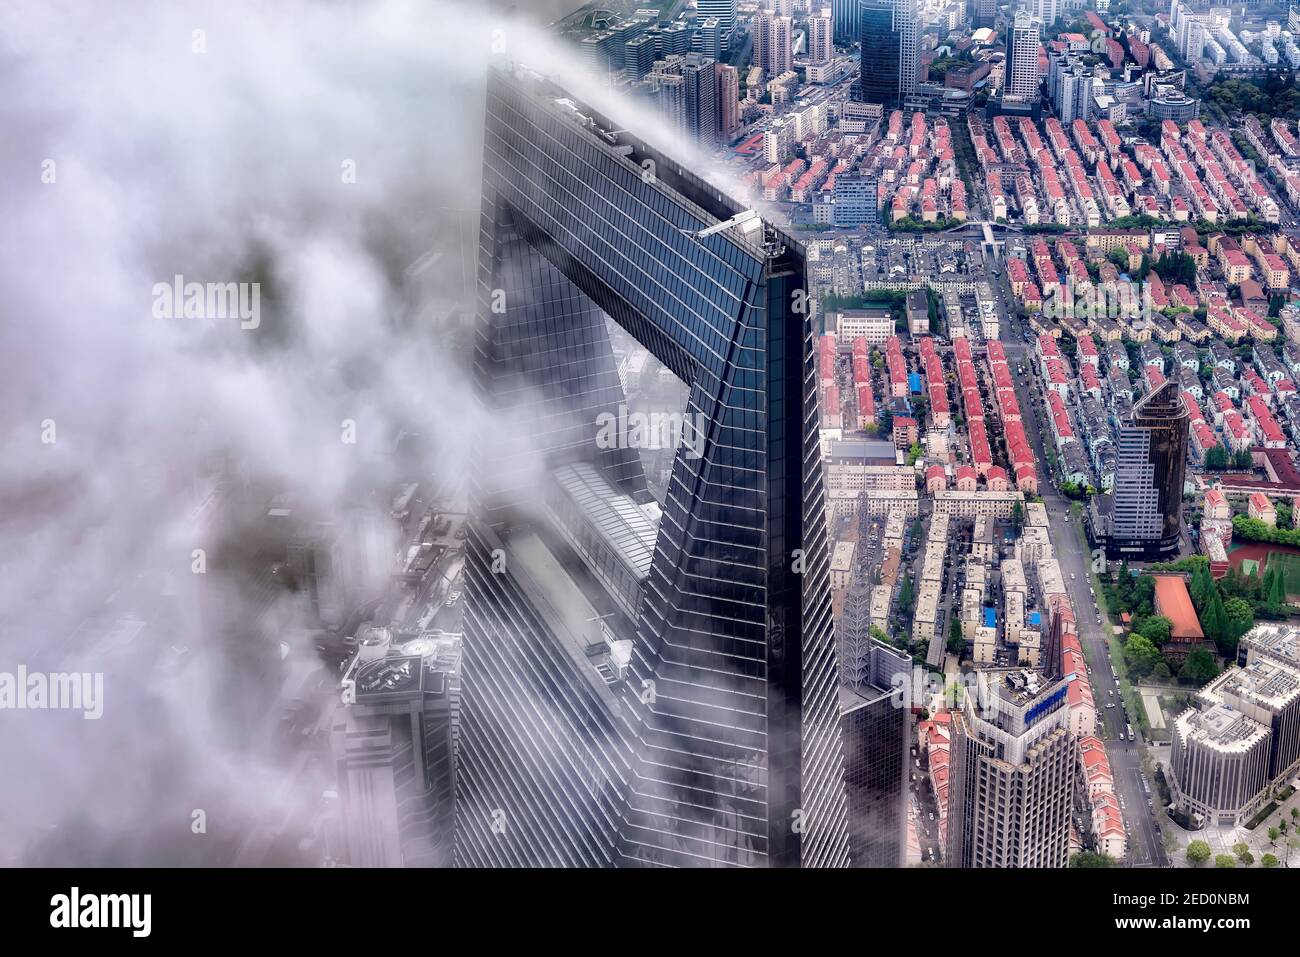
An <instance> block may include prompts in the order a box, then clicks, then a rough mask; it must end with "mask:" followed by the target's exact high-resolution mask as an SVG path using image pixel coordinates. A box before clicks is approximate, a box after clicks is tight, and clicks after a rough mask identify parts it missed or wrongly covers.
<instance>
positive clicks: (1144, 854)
mask: <svg viewBox="0 0 1300 957" xmlns="http://www.w3.org/2000/svg"><path fill="white" fill-rule="evenodd" d="M1002 286H1003V281H1002V280H999V281H998V282H997V283H996V287H997V289H998V290H999V293H1001V292H1002ZM1003 328H1004V330H1006V331H1005V332H1004V334H1003V344H1004V346H1005V348H1006V352H1007V359H1008V361H1009V362H1012V363H1025V370H1026V374H1025V375H1018V376H1016V377H1015V384H1016V398H1017V399H1018V400H1019V401H1020V407H1021V410H1022V411H1023V412H1024V413H1026V414H1025V415H1024V417H1023V419H1022V421H1023V422H1024V426H1025V433H1026V435H1027V437H1028V438H1029V442H1030V445H1031V446H1032V447H1033V450H1034V456H1035V457H1036V458H1037V460H1038V462H1039V464H1040V469H1039V472H1040V483H1039V494H1040V496H1041V497H1042V499H1043V503H1044V504H1045V505H1046V506H1047V515H1048V521H1049V522H1050V523H1051V531H1052V542H1053V544H1054V546H1055V555H1056V558H1057V560H1058V561H1059V562H1060V565H1061V573H1062V575H1063V576H1064V578H1065V586H1066V588H1067V589H1068V590H1069V592H1070V601H1071V602H1072V603H1073V605H1074V609H1075V617H1076V619H1077V623H1078V628H1079V639H1080V641H1081V643H1082V644H1083V646H1084V656H1085V657H1086V658H1087V660H1088V664H1089V666H1090V667H1091V668H1092V675H1091V676H1090V677H1091V681H1092V690H1093V700H1094V701H1095V702H1096V705H1097V714H1098V716H1099V718H1100V719H1101V731H1102V735H1101V736H1102V738H1103V740H1104V742H1105V745H1106V754H1107V756H1108V757H1109V758H1110V766H1111V774H1112V775H1113V776H1114V779H1115V791H1116V795H1117V797H1118V798H1119V800H1120V807H1121V810H1122V811H1123V815H1124V826H1125V828H1126V830H1127V831H1128V837H1129V851H1128V863H1129V864H1131V865H1132V866H1134V867H1152V866H1158V867H1167V866H1168V865H1169V860H1168V855H1167V854H1166V852H1165V849H1164V844H1163V843H1162V841H1161V836H1160V828H1159V825H1158V824H1157V823H1156V821H1155V818H1154V812H1153V810H1152V809H1151V808H1149V807H1148V806H1147V800H1148V794H1147V791H1146V790H1145V789H1144V788H1143V786H1142V764H1141V762H1142V753H1141V748H1140V745H1139V744H1138V743H1135V742H1129V741H1128V740H1127V734H1126V731H1127V728H1126V725H1127V722H1126V721H1125V720H1124V718H1123V717H1122V714H1123V702H1122V701H1121V700H1120V695H1119V682H1118V679H1117V678H1116V676H1115V672H1114V670H1113V668H1112V667H1111V661H1110V649H1109V643H1108V641H1107V639H1106V634H1105V631H1104V627H1103V624H1099V623H1098V616H1099V615H1098V610H1097V604H1096V599H1095V598H1094V596H1093V594H1092V588H1091V581H1092V579H1091V577H1090V571H1091V564H1092V557H1091V555H1089V554H1088V553H1087V552H1086V550H1085V548H1084V546H1083V543H1082V541H1081V535H1080V529H1079V528H1078V524H1079V522H1080V521H1082V519H1081V518H1075V517H1074V515H1073V512H1072V509H1071V504H1072V503H1071V502H1070V500H1069V499H1067V498H1066V497H1065V496H1063V495H1062V494H1061V493H1060V492H1058V491H1057V490H1056V488H1055V486H1054V485H1053V484H1052V482H1051V478H1050V476H1049V474H1048V468H1047V457H1046V454H1045V452H1044V449H1043V436H1042V434H1041V432H1040V430H1039V421H1038V414H1039V412H1038V409H1039V405H1040V402H1039V400H1038V398H1037V396H1036V395H1034V394H1033V390H1032V389H1031V388H1030V382H1031V381H1032V378H1031V376H1030V374H1029V364H1030V363H1032V362H1033V361H1034V352H1033V349H1032V347H1030V346H1027V345H1026V344H1025V343H1024V340H1023V332H1022V324H1021V323H1020V322H1019V321H1017V320H1015V319H1014V318H1013V319H1011V320H1010V321H1009V322H1007V323H1005V324H1004V325H1003ZM1111 703H1114V704H1115V707H1114V708H1107V707H1106V705H1107V704H1111Z"/></svg>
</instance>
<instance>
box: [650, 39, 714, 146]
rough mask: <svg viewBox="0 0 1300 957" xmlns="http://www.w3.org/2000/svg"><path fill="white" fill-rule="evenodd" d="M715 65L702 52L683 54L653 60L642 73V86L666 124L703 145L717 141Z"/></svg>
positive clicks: (712, 60) (709, 144)
mask: <svg viewBox="0 0 1300 957" xmlns="http://www.w3.org/2000/svg"><path fill="white" fill-rule="evenodd" d="M717 66H718V64H717V61H715V60H714V59H712V58H711V57H706V56H704V55H703V54H702V53H687V54H685V55H684V56H670V57H667V58H666V59H663V60H658V61H656V62H655V64H654V66H653V68H652V69H651V70H650V72H649V73H648V74H647V75H646V86H647V88H648V89H649V90H650V92H651V94H652V95H653V96H654V98H655V99H656V101H657V103H658V105H659V108H660V110H661V111H662V112H663V113H664V115H665V116H667V117H668V120H669V123H670V124H671V125H673V126H676V127H677V128H678V129H680V130H681V131H682V133H683V134H685V135H686V136H687V137H688V138H690V139H691V140H693V141H695V142H698V143H702V144H704V145H706V146H711V145H713V144H715V143H716V142H717V140H718V133H719V130H720V129H721V116H720V107H719V103H718V73H717Z"/></svg>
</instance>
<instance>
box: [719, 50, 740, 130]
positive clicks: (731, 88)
mask: <svg viewBox="0 0 1300 957" xmlns="http://www.w3.org/2000/svg"><path fill="white" fill-rule="evenodd" d="M717 71H718V126H719V127H720V128H721V133H722V138H723V139H724V140H728V139H730V138H731V137H732V135H733V134H734V133H735V132H736V130H737V128H739V126H740V71H739V70H737V69H736V68H735V67H734V66H729V65H727V64H725V63H719V64H718V66H717Z"/></svg>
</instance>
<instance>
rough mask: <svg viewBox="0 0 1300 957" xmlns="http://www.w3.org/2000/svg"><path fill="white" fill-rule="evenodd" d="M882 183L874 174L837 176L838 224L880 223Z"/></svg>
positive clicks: (868, 224)
mask: <svg viewBox="0 0 1300 957" xmlns="http://www.w3.org/2000/svg"><path fill="white" fill-rule="evenodd" d="M879 194H880V185H879V183H878V181H877V179H876V177H875V176H874V175H870V174H867V173H840V174H839V175H838V176H836V177H835V194H834V195H835V209H834V218H835V225H836V226H874V225H878V224H879V223H880V199H879Z"/></svg>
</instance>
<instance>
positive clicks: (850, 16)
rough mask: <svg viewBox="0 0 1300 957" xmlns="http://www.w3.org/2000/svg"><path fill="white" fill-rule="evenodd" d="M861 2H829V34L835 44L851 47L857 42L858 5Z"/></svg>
mask: <svg viewBox="0 0 1300 957" xmlns="http://www.w3.org/2000/svg"><path fill="white" fill-rule="evenodd" d="M861 2H862V0H831V32H832V34H833V36H834V38H835V42H836V43H841V44H843V45H844V46H851V45H852V44H854V43H857V41H858V4H859V3H861Z"/></svg>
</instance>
